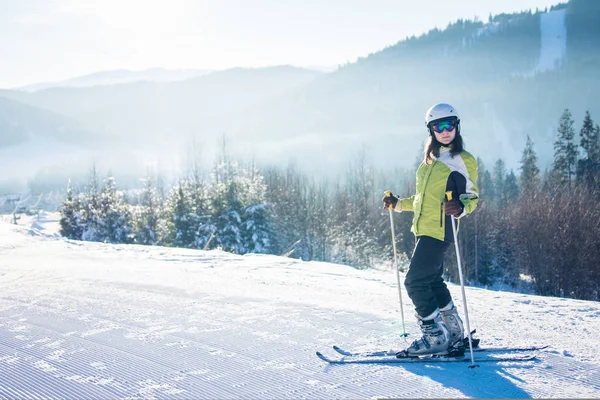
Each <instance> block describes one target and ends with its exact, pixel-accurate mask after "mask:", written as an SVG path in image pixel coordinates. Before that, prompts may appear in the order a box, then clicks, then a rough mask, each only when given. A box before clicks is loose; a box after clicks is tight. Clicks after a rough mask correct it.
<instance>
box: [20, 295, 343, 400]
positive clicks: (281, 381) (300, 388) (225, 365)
mask: <svg viewBox="0 0 600 400" xmlns="http://www.w3.org/2000/svg"><path fill="white" fill-rule="evenodd" d="M34 306H35V307H39V308H48V307H45V306H39V305H34ZM13 320H14V319H13ZM15 322H17V321H15ZM28 324H29V325H32V326H35V327H38V328H40V329H45V330H49V331H52V332H55V333H61V332H60V331H58V330H56V329H52V328H49V327H46V326H43V325H40V324H33V323H31V322H29V323H28ZM63 335H64V333H63ZM171 336H172V335H171ZM70 337H74V338H76V339H77V340H79V341H85V342H91V343H93V344H96V345H101V346H106V347H109V348H111V349H114V350H117V351H124V352H125V353H127V354H130V355H133V356H136V357H138V358H142V359H143V360H146V361H147V362H154V361H153V360H151V359H148V358H146V357H143V356H140V355H138V354H135V353H133V352H131V351H126V350H124V349H122V348H118V347H115V346H108V345H106V344H104V343H102V342H97V341H95V340H90V339H85V338H80V337H77V336H70ZM185 340H190V341H193V339H191V338H189V339H188V338H185ZM201 344H202V343H201ZM203 345H204V344H203ZM204 346H205V345H204ZM210 347H214V346H210ZM285 352H287V350H284V353H285ZM203 355H204V356H205V355H206V354H199V356H200V357H198V358H196V359H202V358H203V357H202V356H203ZM240 358H245V359H248V358H250V359H251V360H252V362H251V363H250V365H249V367H248V368H246V369H252V367H253V366H255V365H256V364H257V363H256V361H258V362H259V363H260V362H263V363H264V359H260V358H256V357H247V356H245V355H242V354H238V355H237V356H235V360H236V361H239V359H240ZM178 361H180V358H178ZM219 361H220V362H218V361H217V360H211V363H210V364H211V366H213V367H214V366H215V365H216V364H217V365H218V366H219V370H228V369H231V367H232V365H231V363H232V361H231V360H223V361H221V360H219ZM155 363H157V364H159V365H161V366H163V367H166V368H169V369H171V370H176V369H177V367H173V366H169V365H167V364H165V363H159V362H155ZM120 364H122V363H119V365H120ZM176 365H178V364H177V363H176ZM136 367H137V366H136ZM299 367H300V366H299V365H296V368H295V369H294V370H293V371H290V370H286V374H289V373H290V372H294V373H295V374H296V375H302V376H307V375H308V376H310V377H311V378H312V379H315V378H316V377H315V376H314V369H310V370H304V371H302V370H300V369H299ZM135 369H137V370H138V371H139V370H140V369H139V367H138V368H135ZM120 372H122V373H123V375H121V376H127V375H129V374H130V370H128V369H125V370H122V371H120ZM140 372H142V371H140ZM145 372H146V373H148V374H149V375H152V374H151V373H150V372H149V371H145ZM270 372H271V371H270ZM185 374H187V375H190V376H191V377H193V378H196V377H195V376H194V375H191V374H190V372H187V373H185ZM271 374H273V372H271ZM286 374H281V373H277V374H276V375H278V376H279V377H278V379H274V380H273V379H271V380H270V381H272V382H271V383H273V384H275V386H276V387H277V388H278V390H280V389H283V388H285V389H286V391H287V394H288V396H290V395H291V396H292V397H298V396H300V395H301V394H305V395H306V396H307V397H308V398H311V397H314V395H317V394H318V393H317V392H319V391H321V390H322V389H320V388H319V389H317V391H316V392H310V393H307V392H306V389H307V388H306V386H305V385H304V384H302V383H301V382H299V381H296V382H294V381H291V380H290V379H289V378H288V377H287V376H286ZM274 378H277V377H274ZM140 379H142V377H140ZM197 379H199V380H200V381H201V382H202V383H203V384H204V385H206V382H205V381H203V380H201V379H200V378H197ZM233 379H235V378H233ZM319 380H320V381H322V383H323V384H332V383H333V382H323V379H319ZM332 380H333V379H332ZM257 381H258V382H261V377H260V376H259V377H257V378H256V379H255V380H250V381H248V383H254V382H257ZM328 381H329V380H328ZM236 382H237V381H235V380H234V381H231V380H227V379H226V380H225V383H229V384H230V385H231V386H235V384H236ZM238 383H239V382H238ZM290 385H291V386H290ZM194 389H195V390H193V392H194V393H198V392H202V390H198V389H200V388H198V387H195V388H194ZM205 389H206V388H205ZM271 391H272V390H271V389H269V390H266V391H265V390H263V391H260V392H259V393H257V394H258V395H259V396H263V395H267V394H269V393H270V392H271ZM339 391H340V390H339V389H338V392H339ZM342 392H343V391H342ZM207 394H208V395H209V396H212V397H223V395H224V394H223V393H222V392H221V393H207ZM235 394H236V392H227V394H226V396H234V395H235ZM337 394H338V395H339V394H341V393H337ZM351 394H352V392H349V393H348V395H349V396H351ZM273 395H274V396H275V397H279V396H281V393H280V392H277V393H274V394H273Z"/></svg>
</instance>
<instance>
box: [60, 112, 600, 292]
mask: <svg viewBox="0 0 600 400" xmlns="http://www.w3.org/2000/svg"><path fill="white" fill-rule="evenodd" d="M599 136H600V128H599V126H598V125H597V124H596V125H595V124H594V122H593V121H592V119H591V116H590V114H589V113H587V114H586V117H585V120H584V121H583V124H582V127H581V129H580V130H579V136H578V138H576V132H575V128H574V121H573V120H572V117H571V113H570V112H569V110H565V111H564V113H563V115H562V116H561V117H560V126H559V128H558V132H557V135H556V141H555V143H554V149H555V154H554V163H553V165H552V168H550V169H548V170H546V171H544V172H542V171H540V170H539V167H538V160H537V155H536V153H535V150H534V144H533V141H531V140H530V139H529V138H528V140H527V144H526V147H525V149H524V150H523V154H522V158H521V165H520V168H519V169H520V174H519V175H518V176H517V175H516V174H515V172H514V171H512V170H511V171H507V170H506V168H505V163H504V161H502V160H501V159H499V160H497V161H496V163H495V164H494V165H493V167H492V168H491V169H488V168H486V166H485V165H484V164H483V162H482V161H481V160H479V176H478V185H479V188H480V194H481V201H480V204H479V207H478V209H477V210H476V211H475V212H474V213H473V214H472V215H470V216H468V217H466V218H464V219H462V220H461V226H460V235H459V243H460V248H461V252H462V253H463V254H462V257H463V258H464V260H465V263H464V266H465V269H466V271H465V272H466V277H467V279H468V281H469V283H470V284H475V285H484V286H488V285H489V286H502V287H503V288H504V289H510V288H515V287H518V286H520V285H521V284H522V282H523V279H524V278H529V280H530V281H531V282H532V285H533V288H534V289H535V291H536V292H537V293H538V294H541V295H552V296H566V297H573V298H579V299H591V300H598V299H599V290H600V263H599V262H598V260H600V223H599V221H600V202H599V200H600V150H599V148H600V145H599V139H598V138H599ZM223 154H225V152H224V153H223ZM414 172H415V171H414V169H413V170H411V171H407V170H403V169H398V168H394V167H393V166H390V169H389V170H386V171H375V169H374V168H373V167H372V166H371V165H370V163H369V162H368V160H367V156H366V153H365V152H364V151H363V152H361V153H360V154H359V155H358V156H357V157H356V159H355V160H353V161H352V163H351V164H350V165H349V166H348V169H347V173H346V176H345V177H344V179H341V180H339V181H336V182H328V181H324V180H321V181H317V180H316V179H315V178H314V177H311V176H308V175H307V174H306V173H303V172H302V171H301V170H300V169H299V168H297V167H295V166H293V165H290V166H288V167H287V168H281V167H271V168H266V169H264V170H262V171H259V169H257V168H256V167H255V166H253V165H245V166H244V165H239V164H238V163H236V162H235V161H232V160H231V159H229V158H228V157H227V156H226V155H223V156H221V157H220V160H219V162H218V163H217V164H216V165H215V166H214V167H213V169H212V173H211V175H210V178H208V179H202V178H201V173H200V171H199V170H198V168H191V172H190V173H189V176H186V177H184V178H181V179H180V181H179V182H178V184H176V185H175V186H174V187H172V188H166V187H165V184H164V183H162V182H161V179H160V178H158V177H157V176H152V174H149V176H148V177H146V178H145V179H144V183H145V187H144V188H143V189H141V190H137V191H127V192H125V191H120V190H118V189H117V186H116V182H115V179H114V178H113V177H112V176H108V177H106V178H104V180H103V184H100V183H99V182H98V180H99V178H98V176H97V173H96V170H95V168H93V169H92V171H91V174H90V179H89V184H88V185H87V187H86V188H85V189H84V190H82V191H80V192H79V193H74V191H73V188H71V186H70V185H69V187H68V190H67V198H66V201H65V203H64V204H63V205H62V208H61V212H62V219H61V227H62V234H63V235H64V236H66V237H68V238H71V239H77V240H90V241H99V242H107V243H134V244H143V245H164V246H174V247H185V248H194V249H217V248H218V249H222V250H224V251H228V252H233V253H237V254H245V253H265V254H277V255H286V256H290V257H296V258H301V259H303V260H319V261H328V262H336V263H343V264H348V265H352V266H354V267H357V268H371V267H376V266H383V265H387V266H390V265H391V260H392V258H393V257H392V247H391V233H390V224H389V217H388V215H387V212H385V210H383V209H382V205H381V198H382V196H383V192H384V190H387V189H392V190H393V191H395V192H394V193H395V194H399V195H401V196H407V197H408V196H410V195H411V194H412V193H413V192H414V186H415V183H414ZM396 191H398V192H396ZM411 221H412V213H400V214H395V215H394V224H395V231H396V238H397V245H398V249H399V250H400V251H401V252H402V253H403V255H402V260H406V256H405V254H410V253H411V251H412V247H413V246H414V237H413V235H412V233H410V225H411ZM452 252H453V250H451V251H449V252H448V254H447V257H446V259H447V262H446V273H447V275H448V276H449V278H450V279H454V278H455V277H456V276H457V270H456V265H455V264H456V260H455V256H454V254H453V253H452Z"/></svg>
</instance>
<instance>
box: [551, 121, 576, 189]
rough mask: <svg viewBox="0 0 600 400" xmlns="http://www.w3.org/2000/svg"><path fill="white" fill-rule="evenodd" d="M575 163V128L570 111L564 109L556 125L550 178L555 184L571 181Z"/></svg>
mask: <svg viewBox="0 0 600 400" xmlns="http://www.w3.org/2000/svg"><path fill="white" fill-rule="evenodd" d="M576 163H577V144H576V143H575V129H574V128H573V119H572V116H571V112H570V111H569V110H568V109H565V111H564V112H563V114H562V116H561V117H560V122H559V126H558V135H557V138H556V141H555V142H554V163H553V164H552V178H553V180H554V183H555V184H558V183H567V184H570V183H571V179H572V177H573V176H574V175H575V166H576Z"/></svg>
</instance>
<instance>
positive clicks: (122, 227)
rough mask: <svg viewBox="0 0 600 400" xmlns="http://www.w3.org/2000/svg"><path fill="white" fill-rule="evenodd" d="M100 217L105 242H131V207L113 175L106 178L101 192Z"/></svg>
mask: <svg viewBox="0 0 600 400" xmlns="http://www.w3.org/2000/svg"><path fill="white" fill-rule="evenodd" d="M100 217H101V220H102V221H103V228H104V229H103V232H102V233H103V236H104V242H108V243H131V241H132V239H133V235H132V231H133V227H132V221H131V211H130V207H129V205H127V204H125V201H124V199H123V194H122V193H119V192H118V191H117V183H116V180H115V178H114V177H113V176H111V175H109V176H107V177H106V178H104V184H103V186H102V192H101V193H100Z"/></svg>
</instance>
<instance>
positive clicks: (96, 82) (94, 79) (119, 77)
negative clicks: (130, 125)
mask: <svg viewBox="0 0 600 400" xmlns="http://www.w3.org/2000/svg"><path fill="white" fill-rule="evenodd" d="M211 72H213V71H212V70H204V69H176V70H170V69H165V68H149V69H145V70H141V71H130V70H126V69H120V70H114V71H100V72H95V73H93V74H89V75H84V76H78V77H76V78H72V79H67V80H64V81H59V82H45V83H34V84H31V85H27V86H24V87H21V88H18V89H19V90H25V91H28V92H35V91H38V90H44V89H49V88H53V87H92V86H105V85H118V84H121V83H132V82H141V81H147V82H176V81H183V80H186V79H190V78H195V77H198V76H202V75H206V74H210V73H211Z"/></svg>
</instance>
